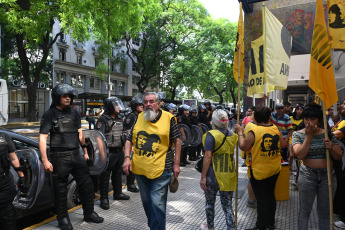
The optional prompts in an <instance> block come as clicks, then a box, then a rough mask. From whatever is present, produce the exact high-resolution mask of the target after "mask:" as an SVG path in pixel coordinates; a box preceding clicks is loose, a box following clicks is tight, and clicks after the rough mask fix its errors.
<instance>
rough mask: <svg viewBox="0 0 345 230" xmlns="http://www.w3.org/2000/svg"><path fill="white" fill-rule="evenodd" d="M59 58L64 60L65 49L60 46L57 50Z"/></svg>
mask: <svg viewBox="0 0 345 230" xmlns="http://www.w3.org/2000/svg"><path fill="white" fill-rule="evenodd" d="M59 60H60V61H66V50H65V49H62V48H60V50H59Z"/></svg>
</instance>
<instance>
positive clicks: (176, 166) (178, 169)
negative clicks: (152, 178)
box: [173, 164, 181, 179]
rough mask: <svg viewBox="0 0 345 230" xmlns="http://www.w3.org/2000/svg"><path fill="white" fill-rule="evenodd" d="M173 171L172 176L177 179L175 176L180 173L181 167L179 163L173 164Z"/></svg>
mask: <svg viewBox="0 0 345 230" xmlns="http://www.w3.org/2000/svg"><path fill="white" fill-rule="evenodd" d="M173 172H174V176H175V178H176V179H177V177H178V176H179V175H180V172H181V169H180V165H179V164H174V166H173Z"/></svg>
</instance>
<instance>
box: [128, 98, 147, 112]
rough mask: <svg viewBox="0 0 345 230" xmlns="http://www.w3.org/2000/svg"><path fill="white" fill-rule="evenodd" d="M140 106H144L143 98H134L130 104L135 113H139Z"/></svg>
mask: <svg viewBox="0 0 345 230" xmlns="http://www.w3.org/2000/svg"><path fill="white" fill-rule="evenodd" d="M138 105H144V104H143V100H142V99H141V98H136V97H133V98H132V100H131V102H130V103H129V106H130V107H131V109H132V111H133V112H135V111H137V106H138Z"/></svg>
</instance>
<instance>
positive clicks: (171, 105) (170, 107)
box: [167, 103, 176, 110]
mask: <svg viewBox="0 0 345 230" xmlns="http://www.w3.org/2000/svg"><path fill="white" fill-rule="evenodd" d="M171 109H172V110H176V105H175V104H174V103H170V104H169V105H167V110H171Z"/></svg>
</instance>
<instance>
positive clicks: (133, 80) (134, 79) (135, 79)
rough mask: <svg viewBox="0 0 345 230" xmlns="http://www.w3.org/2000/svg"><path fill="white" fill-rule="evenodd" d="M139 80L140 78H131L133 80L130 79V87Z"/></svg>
mask: <svg viewBox="0 0 345 230" xmlns="http://www.w3.org/2000/svg"><path fill="white" fill-rule="evenodd" d="M139 79H140V78H138V77H134V76H133V78H132V85H137V83H138V81H139Z"/></svg>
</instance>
